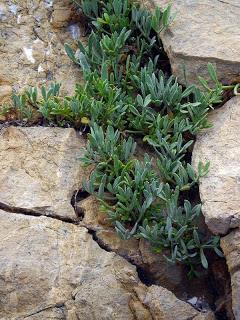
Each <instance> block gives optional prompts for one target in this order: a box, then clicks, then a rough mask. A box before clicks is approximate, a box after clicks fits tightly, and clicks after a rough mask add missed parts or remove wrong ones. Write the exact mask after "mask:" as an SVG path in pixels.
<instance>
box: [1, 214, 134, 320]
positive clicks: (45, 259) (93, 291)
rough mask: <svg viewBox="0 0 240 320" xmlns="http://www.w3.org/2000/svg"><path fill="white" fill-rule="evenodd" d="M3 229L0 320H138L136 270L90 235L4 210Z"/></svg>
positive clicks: (69, 225)
mask: <svg viewBox="0 0 240 320" xmlns="http://www.w3.org/2000/svg"><path fill="white" fill-rule="evenodd" d="M0 225H1V232H0V261H1V263H0V283H1V286H0V319H8V320H10V319H23V318H25V317H27V318H28V319H38V316H39V319H55V318H56V319H89V320H94V319H99V320H100V319H106V320H107V319H119V320H120V319H121V320H127V319H130V320H133V319H134V318H133V315H132V312H131V310H130V308H129V306H128V302H129V300H130V299H131V289H130V288H131V287H134V286H135V285H138V279H137V275H136V271H135V268H134V267H133V266H131V265H130V264H129V263H128V262H126V261H125V260H124V259H122V258H120V257H118V256H117V255H115V254H114V253H108V252H105V251H104V250H102V249H101V248H100V247H99V246H98V245H97V243H96V242H95V241H93V239H92V237H91V235H90V234H88V231H87V229H85V228H82V227H78V226H76V225H74V224H70V223H64V222H61V221H59V220H56V219H51V218H47V217H31V216H25V215H21V214H14V213H7V212H4V211H1V210H0ZM44 315H45V316H46V315H47V317H44ZM41 316H42V318H41Z"/></svg>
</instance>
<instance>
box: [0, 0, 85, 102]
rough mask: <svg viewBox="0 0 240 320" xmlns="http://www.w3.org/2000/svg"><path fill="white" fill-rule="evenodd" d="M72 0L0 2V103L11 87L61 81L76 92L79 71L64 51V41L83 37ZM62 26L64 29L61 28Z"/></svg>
mask: <svg viewBox="0 0 240 320" xmlns="http://www.w3.org/2000/svg"><path fill="white" fill-rule="evenodd" d="M70 3H71V1H70V0H53V1H50V0H32V1H17V0H13V1H8V0H3V1H1V4H0V24H1V33H0V102H4V101H7V99H8V98H9V96H10V94H11V89H13V90H15V91H18V90H20V89H21V90H22V89H23V88H24V87H26V86H36V85H41V84H48V83H49V82H52V81H58V82H61V83H62V89H63V93H69V92H72V91H73V88H74V84H75V82H76V81H78V80H79V79H80V72H79V69H78V68H77V67H75V66H74V65H73V64H72V62H71V61H70V60H69V58H68V57H67V56H66V54H65V50H64V46H63V44H64V43H65V42H70V43H71V42H72V41H73V40H74V39H78V38H79V37H80V27H79V25H78V24H77V23H76V21H75V20H76V19H75V18H74V17H73V12H72V11H71V5H70ZM59 28H61V29H59Z"/></svg>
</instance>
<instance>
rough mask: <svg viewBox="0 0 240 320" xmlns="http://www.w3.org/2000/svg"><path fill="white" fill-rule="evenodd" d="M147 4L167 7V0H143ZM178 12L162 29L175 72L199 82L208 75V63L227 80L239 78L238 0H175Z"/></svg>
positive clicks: (189, 80) (227, 81)
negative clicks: (169, 23)
mask: <svg viewBox="0 0 240 320" xmlns="http://www.w3.org/2000/svg"><path fill="white" fill-rule="evenodd" d="M142 2H143V3H144V4H146V3H147V4H148V5H152V8H153V7H155V6H160V7H161V8H163V7H166V6H167V4H169V1H168V0H161V1H160V0H142ZM175 13H176V17H175V19H174V21H173V22H172V23H171V25H170V26H169V29H168V30H167V31H165V32H163V33H162V35H161V38H162V41H163V45H164V49H165V51H166V52H167V54H168V57H169V59H170V63H171V67H172V72H173V74H174V75H175V76H177V77H178V79H179V81H181V82H182V83H185V76H184V70H185V74H186V78H187V82H188V83H194V82H198V80H197V79H198V78H197V76H198V75H201V76H204V77H207V76H208V74H207V63H208V62H212V63H213V64H214V65H215V66H216V67H217V70H218V75H219V79H220V80H221V81H223V82H225V83H231V82H233V81H240V55H239V52H240V31H239V17H240V3H239V0H228V1H221V0H202V1H194V0H186V1H183V0H174V1H173V2H172V14H175Z"/></svg>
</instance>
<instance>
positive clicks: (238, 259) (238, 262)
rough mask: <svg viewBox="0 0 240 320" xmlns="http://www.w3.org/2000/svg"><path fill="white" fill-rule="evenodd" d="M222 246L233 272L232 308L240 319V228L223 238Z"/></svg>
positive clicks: (237, 318) (236, 317) (231, 272)
mask: <svg viewBox="0 0 240 320" xmlns="http://www.w3.org/2000/svg"><path fill="white" fill-rule="evenodd" d="M221 247H222V249H223V252H224V255H225V257H226V260H227V264H228V269H229V272H230V274H231V285H232V308H233V312H234V315H235V319H236V320H239V319H240V304H239V301H240V230H239V229H236V230H234V231H232V232H230V233H229V234H228V235H227V236H225V237H224V238H222V240H221Z"/></svg>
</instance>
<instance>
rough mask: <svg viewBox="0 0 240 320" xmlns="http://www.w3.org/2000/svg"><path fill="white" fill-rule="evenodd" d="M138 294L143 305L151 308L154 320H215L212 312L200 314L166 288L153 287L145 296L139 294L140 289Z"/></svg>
mask: <svg viewBox="0 0 240 320" xmlns="http://www.w3.org/2000/svg"><path fill="white" fill-rule="evenodd" d="M136 292H137V294H138V295H139V299H140V300H141V301H142V302H143V304H144V305H146V306H147V307H148V308H149V310H150V312H151V315H152V318H153V320H175V319H177V320H189V319H194V320H197V319H202V320H214V319H215V317H214V315H213V313H212V312H208V313H205V314H204V313H202V314H200V313H199V312H198V311H197V310H196V309H194V308H193V307H192V306H190V305H189V304H187V303H185V302H183V301H181V300H179V299H177V298H176V296H175V295H174V294H173V293H172V292H170V291H168V290H167V289H165V288H162V287H159V286H151V287H149V288H148V291H147V294H146V295H145V296H144V294H143V293H142V292H141V293H140V294H139V292H138V289H136Z"/></svg>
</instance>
